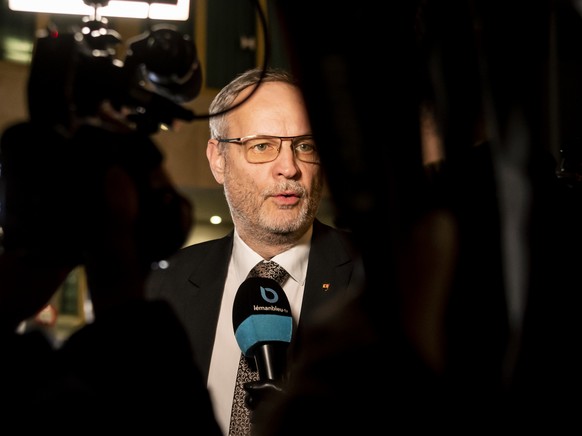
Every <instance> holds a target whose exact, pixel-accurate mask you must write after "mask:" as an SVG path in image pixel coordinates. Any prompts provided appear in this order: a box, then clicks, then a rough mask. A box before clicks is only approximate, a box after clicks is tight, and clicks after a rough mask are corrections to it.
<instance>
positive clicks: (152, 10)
mask: <svg viewBox="0 0 582 436" xmlns="http://www.w3.org/2000/svg"><path fill="white" fill-rule="evenodd" d="M8 7H9V8H10V9H11V10H13V11H23V12H38V13H47V14H71V15H92V14H93V12H94V11H95V9H94V8H93V7H91V6H89V5H87V4H85V2H84V1H83V0H50V1H47V0H8ZM98 12H99V15H100V16H103V17H126V18H151V19H154V20H176V21H186V20H187V19H188V16H189V14H190V0H177V3H176V4H175V5H174V4H162V3H152V4H151V5H150V4H149V3H148V2H146V1H143V2H141V1H133V0H132V1H120V0H111V1H110V2H109V3H108V4H107V6H105V7H102V8H99V10H98Z"/></svg>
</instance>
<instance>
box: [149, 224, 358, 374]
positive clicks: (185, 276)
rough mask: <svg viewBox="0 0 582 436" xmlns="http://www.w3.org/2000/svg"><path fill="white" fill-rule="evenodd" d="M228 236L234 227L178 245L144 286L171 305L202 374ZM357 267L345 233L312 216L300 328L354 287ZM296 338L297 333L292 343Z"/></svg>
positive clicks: (223, 275) (215, 315) (225, 263)
mask: <svg viewBox="0 0 582 436" xmlns="http://www.w3.org/2000/svg"><path fill="white" fill-rule="evenodd" d="M233 235H234V231H231V232H230V233H229V234H228V235H226V236H225V237H223V238H220V239H215V240H211V241H206V242H202V243H199V244H194V245H191V246H189V247H185V248H183V249H181V250H180V251H178V253H176V254H175V255H174V256H173V257H172V258H170V259H169V261H170V266H169V268H167V269H165V270H156V271H153V272H152V274H151V276H150V279H149V281H148V284H147V296H148V298H153V299H156V298H161V299H165V300H167V301H169V302H170V304H171V305H172V306H173V307H174V309H175V311H176V313H177V315H178V317H179V318H180V319H181V321H182V323H183V325H184V327H185V329H186V331H187V332H188V335H189V337H190V342H191V344H192V348H193V352H194V354H195V358H196V360H197V363H198V365H199V367H200V370H201V371H202V374H203V375H204V376H205V377H206V378H207V377H208V371H209V367H210V358H211V355H212V346H213V343H214V336H215V333H216V324H217V322H218V314H219V311H220V303H221V300H222V293H223V290H224V283H225V280H226V274H227V269H228V264H229V261H230V255H231V252H232V244H233ZM360 266H361V263H360V259H359V257H358V256H357V254H356V251H355V250H354V247H353V246H352V244H351V240H350V236H349V233H346V232H344V231H341V230H338V229H335V228H333V227H331V226H328V225H326V224H324V223H322V222H320V221H317V220H316V221H315V223H314V227H313V235H312V239H311V250H310V253H309V265H308V268H307V278H306V283H305V293H304V296H303V304H302V307H301V322H300V324H301V326H304V325H307V324H308V323H309V320H310V318H311V317H312V316H313V315H314V312H315V311H316V309H317V308H318V307H320V306H322V305H323V304H326V303H327V302H330V301H331V300H333V299H334V297H336V296H339V295H341V294H343V293H344V292H343V291H345V290H347V289H348V288H349V289H351V288H352V287H356V286H355V285H356V283H355V281H356V280H359V277H360V275H359V271H361V270H360V269H358V268H359V267H360ZM328 285H329V286H328ZM296 339H297V336H296V337H295V338H294V342H296Z"/></svg>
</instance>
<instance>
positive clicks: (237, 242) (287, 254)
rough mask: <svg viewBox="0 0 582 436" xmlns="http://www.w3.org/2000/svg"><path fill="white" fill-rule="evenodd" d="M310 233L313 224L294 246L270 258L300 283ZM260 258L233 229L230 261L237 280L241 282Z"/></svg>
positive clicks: (305, 261) (303, 275) (301, 281)
mask: <svg viewBox="0 0 582 436" xmlns="http://www.w3.org/2000/svg"><path fill="white" fill-rule="evenodd" d="M312 234H313V226H311V227H310V228H309V230H308V231H307V232H305V234H304V235H303V236H302V237H301V239H300V240H299V241H298V243H297V244H296V245H295V246H293V247H291V248H290V249H289V250H287V251H284V252H283V253H280V254H278V255H276V256H275V257H273V258H272V259H271V260H272V261H274V262H277V263H278V264H279V265H281V266H282V267H283V268H285V270H286V271H287V272H288V273H289V275H290V276H291V278H292V279H293V280H295V281H296V282H297V283H299V284H300V285H303V284H304V283H305V276H306V274H307V263H308V258H309V249H310V247H311V235H312ZM261 260H263V258H262V257H261V256H260V255H259V254H257V253H256V252H254V251H253V250H252V249H251V248H250V247H249V246H248V245H247V244H246V243H245V242H244V241H243V240H242V239H241V238H240V236H239V234H238V232H237V231H236V229H235V230H234V241H233V247H232V262H233V265H234V267H235V271H236V272H237V275H238V276H239V279H240V280H239V281H241V282H242V281H243V280H244V279H245V278H246V276H247V275H248V273H249V271H250V270H251V269H252V268H253V267H254V266H255V265H256V264H257V263H259V262H260V261H261Z"/></svg>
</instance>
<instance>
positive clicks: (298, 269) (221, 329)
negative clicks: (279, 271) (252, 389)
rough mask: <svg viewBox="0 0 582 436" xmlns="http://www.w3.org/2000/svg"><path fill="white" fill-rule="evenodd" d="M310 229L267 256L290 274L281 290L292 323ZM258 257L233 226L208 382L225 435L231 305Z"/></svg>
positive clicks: (231, 377)
mask: <svg viewBox="0 0 582 436" xmlns="http://www.w3.org/2000/svg"><path fill="white" fill-rule="evenodd" d="M312 232H313V229H310V230H309V231H308V232H307V233H306V234H305V235H304V236H303V237H302V238H301V240H300V241H299V243H298V244H297V245H296V246H294V247H293V248H291V249H290V250H288V251H286V252H284V253H281V254H278V255H277V256H275V257H273V258H272V259H270V260H273V261H275V262H277V263H278V264H279V265H281V266H282V267H283V268H285V270H286V271H287V272H288V273H289V276H290V277H289V279H288V280H287V281H286V282H285V285H284V286H283V290H284V291H285V295H286V296H287V299H288V300H289V305H290V306H291V314H292V316H293V321H294V325H295V326H296V325H297V323H298V322H299V313H300V311H301V302H302V301H303V290H304V289H305V276H306V273H307V262H308V257H309V248H310V244H311V234H312ZM261 260H263V258H262V257H261V256H260V255H258V254H257V253H255V252H254V251H253V250H251V248H250V247H249V246H248V245H247V244H245V243H244V242H243V240H242V239H241V238H240V236H239V235H238V233H237V232H236V229H235V231H234V241H233V249H232V257H231V259H230V263H229V266H228V273H227V276H226V283H225V286H224V293H223V296H222V303H221V305H220V314H219V316H218V325H217V328H216V336H215V338H214V348H213V349H212V358H211V360H210V370H209V373H208V384H207V386H208V390H209V392H210V398H211V399H212V405H213V408H214V414H215V416H216V419H217V421H218V424H219V426H220V428H221V429H222V432H223V433H224V434H225V435H227V434H228V428H229V423H230V410H231V407H232V398H233V395H234V386H235V382H236V373H237V369H238V363H239V359H240V353H241V350H240V348H239V346H238V343H237V342H236V338H235V336H234V328H233V325H232V306H233V302H234V298H235V296H236V292H237V290H238V288H239V286H240V285H241V283H242V282H243V281H244V280H245V279H246V277H247V275H248V273H249V272H250V270H251V269H253V267H254V266H255V265H256V264H257V263H258V262H260V261H261Z"/></svg>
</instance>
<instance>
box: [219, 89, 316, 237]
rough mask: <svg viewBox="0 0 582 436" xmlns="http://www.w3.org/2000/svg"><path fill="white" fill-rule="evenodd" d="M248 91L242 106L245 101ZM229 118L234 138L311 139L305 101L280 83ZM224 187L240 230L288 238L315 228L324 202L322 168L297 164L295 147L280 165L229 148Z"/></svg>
mask: <svg viewBox="0 0 582 436" xmlns="http://www.w3.org/2000/svg"><path fill="white" fill-rule="evenodd" d="M249 92H250V89H248V90H245V91H244V92H243V93H241V95H239V97H238V98H237V100H236V101H235V103H236V102H238V101H241V100H242V99H243V98H245V97H246V96H247V95H248V93H249ZM227 116H228V117H229V118H228V119H229V132H228V137H229V138H238V137H243V136H248V135H259V134H260V135H272V136H300V135H305V134H310V133H311V126H310V123H309V119H308V116H307V112H306V109H305V104H304V101H303V97H302V95H301V93H300V91H299V90H298V89H296V88H295V87H292V86H290V85H288V84H284V83H280V82H266V83H264V84H262V85H261V86H260V87H259V88H258V89H257V91H256V92H255V93H254V94H253V95H252V97H251V98H250V99H249V100H248V101H246V102H245V103H244V104H242V105H241V106H239V107H238V108H237V109H235V110H234V111H232V112H231V113H230V114H227ZM226 147H227V150H226V152H225V156H224V159H225V161H224V171H223V172H221V176H220V175H219V176H217V174H216V172H215V171H213V173H214V174H215V177H216V178H217V181H218V182H219V183H223V184H224V189H225V194H226V198H227V201H228V203H229V205H230V209H231V213H232V215H233V221H234V223H235V225H237V226H239V228H240V227H241V226H243V227H244V228H247V229H249V227H253V228H255V229H257V230H260V231H263V232H264V231H266V232H267V233H270V234H278V235H283V234H287V233H290V232H297V231H299V230H301V233H303V231H304V230H307V228H308V227H309V226H310V225H311V223H312V222H313V219H314V218H315V215H316V213H317V209H318V207H319V203H320V200H321V196H322V190H323V179H322V175H321V168H320V164H314V163H306V162H302V161H300V160H298V159H296V158H295V156H294V153H293V150H292V148H291V141H287V140H286V141H283V146H282V147H281V151H280V153H279V155H278V156H277V158H276V159H275V160H274V161H271V162H266V163H260V164H256V163H249V162H247V160H246V158H245V154H244V153H245V150H244V147H243V146H242V145H239V144H226Z"/></svg>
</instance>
